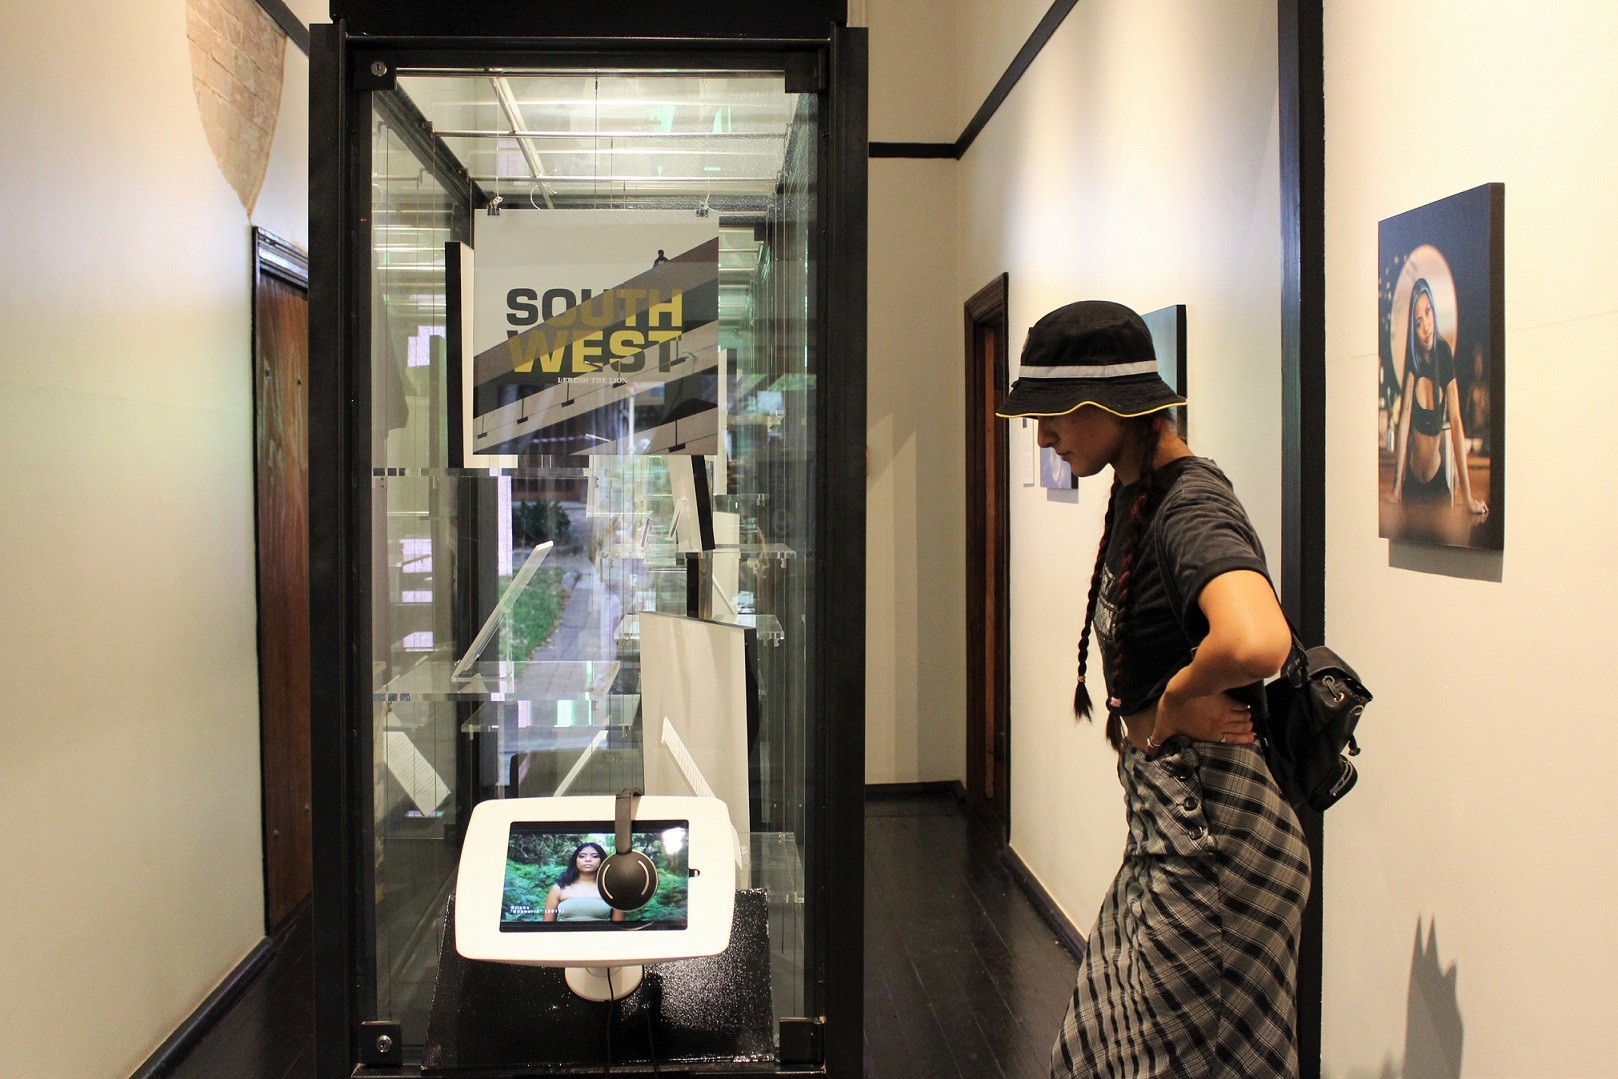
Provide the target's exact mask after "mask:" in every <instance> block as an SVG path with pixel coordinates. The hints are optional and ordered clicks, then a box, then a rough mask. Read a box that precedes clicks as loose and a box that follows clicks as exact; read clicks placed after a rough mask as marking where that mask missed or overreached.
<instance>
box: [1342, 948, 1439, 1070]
mask: <svg viewBox="0 0 1618 1079" xmlns="http://www.w3.org/2000/svg"><path fill="white" fill-rule="evenodd" d="M1421 938H1422V926H1421V919H1420V918H1417V919H1416V945H1415V949H1414V952H1413V954H1412V956H1411V959H1410V992H1409V996H1408V997H1407V1002H1406V1004H1405V1052H1404V1067H1403V1069H1400V1068H1399V1067H1398V1066H1397V1065H1396V1064H1395V1063H1394V1059H1393V1054H1392V1053H1391V1052H1390V1053H1389V1054H1388V1055H1387V1056H1385V1057H1384V1058H1383V1059H1382V1067H1381V1069H1380V1070H1377V1071H1371V1070H1368V1069H1362V1068H1352V1069H1350V1070H1349V1071H1348V1073H1347V1074H1346V1075H1344V1076H1343V1079H1460V1075H1461V1037H1462V1033H1463V1024H1462V1022H1461V1005H1460V1001H1459V999H1458V998H1457V996H1456V992H1455V978H1456V974H1455V964H1454V963H1451V964H1450V965H1449V967H1448V969H1445V968H1443V967H1441V966H1439V963H1438V930H1437V925H1436V923H1434V922H1429V923H1427V940H1426V942H1425V943H1423V941H1422V939H1421Z"/></svg>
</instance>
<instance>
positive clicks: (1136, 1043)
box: [1051, 738, 1309, 1079]
mask: <svg viewBox="0 0 1618 1079" xmlns="http://www.w3.org/2000/svg"><path fill="white" fill-rule="evenodd" d="M1118 777H1119V780H1120V781H1121V782H1122V783H1123V787H1124V801H1125V805H1126V807H1127V812H1128V817H1129V842H1128V844H1127V846H1126V848H1125V851H1124V864H1123V866H1122V867H1121V868H1120V869H1119V870H1118V876H1117V877H1116V879H1114V881H1113V884H1112V889H1111V890H1110V891H1109V892H1108V894H1107V897H1106V899H1105V900H1104V901H1103V902H1102V905H1101V913H1100V915H1099V916H1098V917H1097V919H1096V924H1095V928H1094V929H1093V930H1091V933H1090V938H1089V942H1088V947H1087V949H1086V951H1085V954H1084V959H1083V960H1082V962H1081V963H1080V965H1079V976H1078V983H1077V985H1076V987H1075V988H1074V991H1073V1002H1072V1004H1071V1006H1070V1007H1069V1008H1068V1013H1067V1018H1066V1020H1065V1021H1064V1022H1063V1023H1062V1031H1061V1034H1060V1036H1059V1037H1058V1038H1057V1040H1056V1045H1055V1047H1054V1048H1053V1049H1052V1050H1051V1075H1052V1076H1053V1077H1055V1079H1068V1077H1070V1076H1084V1077H1090V1076H1096V1077H1103V1079H1157V1077H1159V1076H1162V1077H1165V1079H1167V1077H1169V1076H1173V1077H1175V1079H1203V1077H1208V1079H1212V1077H1219V1079H1223V1077H1226V1076H1230V1077H1238V1076H1240V1077H1252V1076H1263V1077H1266V1079H1270V1077H1275V1079H1291V1077H1295V1076H1296V1075H1297V1074H1298V1048H1297V1033H1296V1031H1295V1029H1294V1021H1295V1015H1296V997H1297V966H1298V934H1299V931H1300V929H1301V927H1302V923H1303V905H1304V901H1305V900H1306V899H1307V898H1308V896H1309V849H1308V847H1307V846H1306V845H1305V843H1304V837H1303V830H1302V829H1301V828H1300V827H1299V826H1298V818H1297V816H1296V814H1294V813H1293V811H1292V807H1291V806H1289V805H1288V804H1287V802H1286V800H1285V799H1284V798H1282V797H1281V793H1280V791H1279V790H1277V789H1276V786H1275V781H1274V780H1273V779H1272V778H1271V777H1270V772H1269V769H1268V768H1267V767H1266V766H1265V764H1264V757H1263V754H1262V753H1260V751H1259V750H1258V748H1257V747H1256V746H1225V745H1218V744H1215V743H1209V742H1191V741H1188V740H1186V739H1184V738H1171V739H1169V741H1168V743H1167V745H1166V746H1165V748H1164V750H1163V751H1162V752H1161V753H1159V754H1158V755H1157V757H1155V758H1152V759H1148V758H1147V756H1146V755H1145V754H1144V753H1142V752H1140V751H1139V750H1137V749H1135V748H1134V747H1133V746H1130V745H1125V747H1124V752H1123V754H1122V756H1121V757H1120V758H1119V761H1118Z"/></svg>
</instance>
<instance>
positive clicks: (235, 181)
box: [185, 0, 287, 213]
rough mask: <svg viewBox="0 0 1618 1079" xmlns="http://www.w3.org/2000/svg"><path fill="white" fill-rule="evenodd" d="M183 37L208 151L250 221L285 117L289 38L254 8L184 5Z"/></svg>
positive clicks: (247, 2)
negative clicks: (283, 103) (284, 81)
mask: <svg viewBox="0 0 1618 1079" xmlns="http://www.w3.org/2000/svg"><path fill="white" fill-rule="evenodd" d="M185 36H186V38H187V40H188V41H189V42H190V43H191V88H192V89H193V90H195V91H196V95H197V112H198V113H199V114H200V115H201V117H202V129H203V131H205V132H206V133H207V135H208V145H209V146H210V147H212V148H213V155H214V160H216V161H218V162H219V170H220V171H221V172H223V173H224V174H225V179H226V180H228V181H229V182H230V186H231V187H232V188H234V189H235V191H236V194H237V196H238V197H239V198H240V199H241V200H242V205H243V206H244V207H246V208H247V212H248V213H252V212H253V204H254V203H256V202H257V201H258V192H259V188H261V187H262V186H263V185H264V173H265V170H267V169H268V168H269V164H270V142H271V140H272V139H273V138H274V137H275V120H276V117H277V116H278V115H280V110H281V74H282V70H283V68H282V62H283V60H284V58H285V55H286V42H287V39H286V35H285V34H283V33H282V32H281V28H280V27H278V26H276V25H275V22H274V21H273V20H272V19H271V18H270V17H269V16H268V15H266V14H265V13H264V10H263V9H262V8H260V7H259V6H258V4H256V3H254V0H186V4H185Z"/></svg>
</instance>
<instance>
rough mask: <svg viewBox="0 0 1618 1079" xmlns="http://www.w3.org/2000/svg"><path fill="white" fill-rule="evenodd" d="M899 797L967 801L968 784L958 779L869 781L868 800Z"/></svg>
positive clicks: (866, 797)
mask: <svg viewBox="0 0 1618 1079" xmlns="http://www.w3.org/2000/svg"><path fill="white" fill-rule="evenodd" d="M898 798H954V799H955V800H956V801H957V802H964V801H966V784H964V783H962V782H961V781H960V780H958V779H941V780H937V781H935V782H932V783H867V784H866V785H865V800H866V801H867V802H881V801H892V800H894V799H898Z"/></svg>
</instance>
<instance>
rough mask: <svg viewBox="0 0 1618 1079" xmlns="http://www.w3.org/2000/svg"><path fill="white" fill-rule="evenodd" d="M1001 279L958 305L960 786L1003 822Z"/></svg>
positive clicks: (1007, 736)
mask: <svg viewBox="0 0 1618 1079" xmlns="http://www.w3.org/2000/svg"><path fill="white" fill-rule="evenodd" d="M1006 330H1007V326H1006V275H1004V274H1002V275H1000V276H999V277H998V278H996V279H995V280H993V281H991V282H990V283H989V284H988V285H986V286H985V287H984V288H982V289H981V290H979V291H978V293H977V294H976V295H974V296H973V297H972V298H971V299H970V300H968V301H967V302H966V533H967V535H966V546H967V561H966V581H967V585H966V589H967V591H966V622H967V641H966V655H967V665H966V670H967V674H966V690H967V709H966V760H967V767H966V773H967V778H966V788H967V799H968V804H969V805H971V806H972V807H973V808H974V809H976V810H978V811H980V812H984V813H987V814H989V815H991V816H994V817H996V818H998V819H999V820H1000V821H1001V823H1002V826H1003V827H1004V828H1006V829H1009V827H1010V822H1011V790H1010V786H1011V710H1010V702H1009V699H1008V690H1009V686H1010V663H1009V657H1010V633H1009V628H1008V624H1007V623H1008V611H1009V606H1010V605H1009V601H1008V598H1007V592H1008V578H1009V572H1008V556H1009V547H1008V539H1009V536H1010V527H1009V520H1008V513H1009V506H1008V496H1007V482H1008V481H1007V476H1006V472H1007V468H1008V453H1007V445H1008V437H1007V425H1006V421H1004V420H1001V419H999V418H998V417H996V416H995V414H994V410H995V407H996V406H997V405H998V404H999V402H1000V400H1001V398H1003V397H1004V396H1005V393H1006V380H1007V360H1006Z"/></svg>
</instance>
